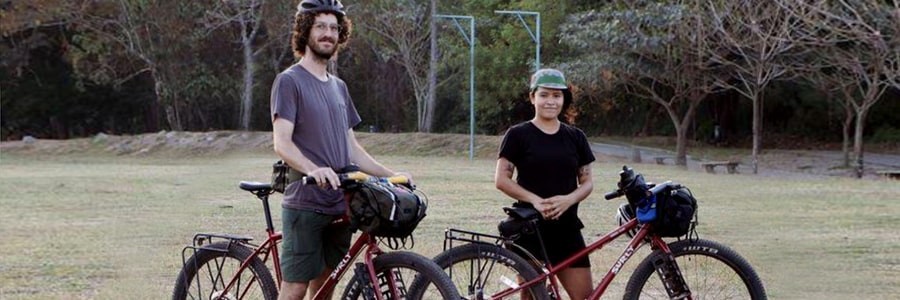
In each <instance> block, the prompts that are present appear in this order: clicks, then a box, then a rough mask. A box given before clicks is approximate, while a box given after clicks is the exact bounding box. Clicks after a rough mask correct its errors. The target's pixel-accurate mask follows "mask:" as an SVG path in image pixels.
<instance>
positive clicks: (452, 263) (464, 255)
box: [434, 243, 549, 299]
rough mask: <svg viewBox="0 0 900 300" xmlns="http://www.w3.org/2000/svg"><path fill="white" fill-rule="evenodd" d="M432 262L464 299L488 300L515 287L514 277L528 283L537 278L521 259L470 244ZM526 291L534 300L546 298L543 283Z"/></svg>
mask: <svg viewBox="0 0 900 300" xmlns="http://www.w3.org/2000/svg"><path fill="white" fill-rule="evenodd" d="M434 261H435V262H436V263H437V264H438V265H439V266H441V268H443V269H444V270H445V272H447V274H449V275H450V279H451V280H453V284H454V285H456V287H457V289H458V290H459V291H460V294H461V295H463V299H488V298H490V296H491V295H495V294H497V293H499V292H501V291H504V290H507V289H510V288H513V287H516V286H518V283H517V277H521V278H522V279H524V280H525V281H530V280H533V279H535V278H537V277H538V276H540V275H539V274H538V271H537V270H536V269H535V268H534V266H532V265H531V264H530V263H528V261H526V260H525V259H524V258H522V257H521V256H519V255H517V254H515V253H513V252H512V251H510V250H509V249H505V248H503V247H500V246H496V245H491V244H481V243H470V244H465V245H462V246H458V247H453V248H450V250H447V251H444V252H443V253H441V254H439V255H438V256H436V257H435V258H434ZM527 290H528V291H529V292H531V295H532V298H533V299H548V298H549V293H548V292H547V287H546V285H545V284H544V282H540V283H538V284H535V285H532V286H531V287H530V288H529V289H527ZM515 298H517V299H518V298H519V297H518V296H516V297H515Z"/></svg>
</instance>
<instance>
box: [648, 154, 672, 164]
mask: <svg viewBox="0 0 900 300" xmlns="http://www.w3.org/2000/svg"><path fill="white" fill-rule="evenodd" d="M653 159H654V160H656V164H657V165H664V164H666V159H671V160H672V162H673V163H674V161H675V157H673V156H657V157H654V158H653Z"/></svg>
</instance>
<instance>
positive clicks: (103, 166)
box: [0, 152, 900, 300]
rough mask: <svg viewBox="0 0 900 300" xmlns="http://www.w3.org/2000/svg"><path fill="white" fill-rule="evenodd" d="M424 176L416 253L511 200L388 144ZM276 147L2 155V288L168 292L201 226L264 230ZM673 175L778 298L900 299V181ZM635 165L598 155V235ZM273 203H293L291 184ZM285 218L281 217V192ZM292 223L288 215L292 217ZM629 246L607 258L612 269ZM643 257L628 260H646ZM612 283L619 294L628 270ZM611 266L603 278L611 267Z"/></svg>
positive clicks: (671, 171)
mask: <svg viewBox="0 0 900 300" xmlns="http://www.w3.org/2000/svg"><path fill="white" fill-rule="evenodd" d="M376 156H377V157H378V158H379V160H381V161H382V162H383V163H385V164H387V165H389V166H392V167H393V168H395V169H399V170H407V171H410V172H411V173H412V174H414V175H415V176H416V181H417V184H418V186H419V188H420V189H421V190H423V191H425V192H426V193H427V194H428V196H429V200H430V207H429V215H428V217H427V218H426V219H425V220H424V221H423V223H422V224H421V225H420V227H419V229H418V230H417V232H416V235H415V237H416V240H415V241H416V244H415V248H414V250H415V251H416V252H419V253H422V254H425V255H426V256H433V255H435V254H437V253H438V252H440V250H441V247H442V238H443V230H444V229H445V228H447V227H456V228H465V229H471V230H477V231H484V232H493V231H494V230H495V228H496V227H495V226H496V222H497V221H498V220H500V219H501V218H502V212H501V210H500V207H501V206H504V205H508V204H510V203H511V200H509V199H507V198H506V197H504V196H503V195H502V194H501V193H500V192H498V191H496V190H495V189H494V187H493V183H492V172H493V169H494V161H493V160H492V159H476V160H474V161H469V160H468V159H467V158H465V157H461V156H452V157H413V156H402V157H397V156H384V155H376ZM274 160H275V157H274V156H273V155H271V154H267V153H258V152H250V153H244V154H239V155H238V154H231V155H216V156H213V157H202V156H156V157H154V156H149V157H137V156H113V155H104V154H90V155H85V154H65V155H54V156H49V155H38V154H30V155H25V154H13V153H3V154H2V156H0V237H2V240H0V299H4V300H5V299H165V298H167V297H169V295H170V293H171V289H172V287H173V282H174V280H175V276H176V275H177V273H178V270H179V268H180V267H181V250H182V248H183V247H184V245H185V244H186V243H188V242H189V240H190V238H191V237H192V236H193V234H194V233H196V232H201V231H202V232H228V233H236V234H245V235H252V236H255V237H257V238H258V239H260V238H262V234H263V228H264V225H265V224H264V221H263V218H262V210H261V205H260V204H259V201H257V200H256V198H254V197H253V196H252V195H250V194H249V193H246V192H243V191H240V190H239V189H238V188H237V182H238V181H239V180H255V181H268V180H269V179H270V178H269V172H270V171H271V169H270V168H271V163H272V162H273V161H274ZM635 167H636V169H637V170H639V171H641V172H642V173H644V174H645V176H646V177H647V178H648V179H649V180H653V181H662V180H665V179H673V180H676V181H679V182H682V183H684V184H686V185H688V186H689V187H691V189H692V191H693V192H694V194H695V195H696V197H697V198H698V200H699V203H700V206H701V210H700V215H699V216H700V222H701V225H700V227H699V229H698V230H699V233H700V235H701V237H703V238H708V239H713V240H717V241H720V242H723V243H725V244H727V245H730V246H732V247H733V248H734V249H735V250H737V251H738V252H739V253H741V254H742V255H743V256H744V257H745V258H747V259H748V260H749V261H750V262H751V263H752V264H753V266H754V267H755V268H756V270H757V272H758V273H759V274H760V275H761V277H762V279H763V280H764V283H765V285H766V288H767V289H768V291H769V295H770V298H772V299H890V298H894V299H896V297H897V295H900V231H898V230H897V228H898V226H900V182H898V181H887V180H855V179H850V178H809V177H800V178H778V177H762V176H752V175H741V174H739V175H711V174H705V173H699V172H690V171H683V170H680V169H677V168H674V167H671V166H669V167H667V166H657V165H650V164H641V165H636V166H635ZM620 168H621V164H620V163H611V162H599V163H595V164H594V173H595V181H594V182H595V191H594V193H593V194H592V195H591V197H590V198H589V199H588V200H586V201H585V202H583V204H582V206H581V208H580V215H581V217H582V219H583V220H584V221H585V223H586V226H587V227H586V229H585V235H586V236H588V237H589V240H593V239H594V237H595V235H596V234H602V233H605V232H606V231H608V230H610V229H611V228H612V227H613V225H612V224H613V223H614V218H613V216H614V212H615V208H616V207H617V206H618V202H616V201H604V200H602V195H603V193H604V192H606V191H607V190H608V189H609V188H611V187H613V186H614V184H615V181H616V179H617V175H616V174H617V171H618V170H619V169H620ZM274 200H275V201H273V203H275V204H277V203H279V201H280V196H276V197H275V198H274ZM273 206H274V208H275V211H274V212H275V216H280V209H279V206H278V205H273ZM276 224H280V220H279V219H277V218H276ZM622 245H623V243H615V244H613V245H612V246H611V247H609V248H606V249H604V250H605V251H602V253H601V254H595V255H593V256H592V263H593V265H594V272H595V274H601V273H605V271H606V270H607V269H608V268H609V266H610V265H611V264H612V260H613V257H615V256H617V255H618V252H619V251H620V250H619V249H620V247H621V246H622ZM636 264H637V260H632V261H630V262H629V263H628V264H627V265H626V269H629V268H633V267H634V266H635V265H636ZM627 276H628V274H622V275H620V277H619V278H617V279H616V281H615V284H616V285H615V286H613V287H612V288H611V295H610V296H608V297H605V298H604V299H615V298H616V295H618V293H619V292H620V291H621V288H622V285H624V282H625V281H626V280H627ZM597 277H598V275H595V278H594V279H595V280H597V279H598V278H597Z"/></svg>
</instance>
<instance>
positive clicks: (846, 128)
mask: <svg viewBox="0 0 900 300" xmlns="http://www.w3.org/2000/svg"><path fill="white" fill-rule="evenodd" d="M851 126H853V109H852V108H851V107H850V105H848V104H846V103H844V124H843V140H842V143H841V151H842V152H843V156H844V163H843V167H845V168H849V167H850V128H851Z"/></svg>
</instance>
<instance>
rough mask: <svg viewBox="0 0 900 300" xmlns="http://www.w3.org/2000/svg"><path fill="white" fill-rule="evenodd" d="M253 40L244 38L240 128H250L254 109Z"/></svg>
mask: <svg viewBox="0 0 900 300" xmlns="http://www.w3.org/2000/svg"><path fill="white" fill-rule="evenodd" d="M250 43H251V40H250V39H247V38H245V39H244V40H243V50H244V88H243V90H242V91H241V109H240V112H241V113H240V116H241V120H240V128H241V130H249V129H250V116H251V114H250V113H251V110H252V109H253V63H254V62H253V45H251V44H250Z"/></svg>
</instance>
